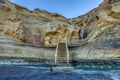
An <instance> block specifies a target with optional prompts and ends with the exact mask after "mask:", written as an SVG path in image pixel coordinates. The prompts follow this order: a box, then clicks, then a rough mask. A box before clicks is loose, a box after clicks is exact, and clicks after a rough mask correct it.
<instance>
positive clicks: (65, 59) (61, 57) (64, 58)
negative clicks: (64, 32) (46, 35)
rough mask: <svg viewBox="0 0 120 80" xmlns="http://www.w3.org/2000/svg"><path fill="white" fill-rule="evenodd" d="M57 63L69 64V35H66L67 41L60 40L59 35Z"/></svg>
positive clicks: (56, 54)
mask: <svg viewBox="0 0 120 80" xmlns="http://www.w3.org/2000/svg"><path fill="white" fill-rule="evenodd" d="M55 64H56V65H66V64H69V52H68V44H67V37H66V40H65V41H60V40H59V37H58V38H57V47H56V53H55Z"/></svg>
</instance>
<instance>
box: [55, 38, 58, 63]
mask: <svg viewBox="0 0 120 80" xmlns="http://www.w3.org/2000/svg"><path fill="white" fill-rule="evenodd" d="M56 43H57V45H56V46H57V47H56V53H55V64H56V63H57V53H58V45H59V37H58V36H57V41H56Z"/></svg>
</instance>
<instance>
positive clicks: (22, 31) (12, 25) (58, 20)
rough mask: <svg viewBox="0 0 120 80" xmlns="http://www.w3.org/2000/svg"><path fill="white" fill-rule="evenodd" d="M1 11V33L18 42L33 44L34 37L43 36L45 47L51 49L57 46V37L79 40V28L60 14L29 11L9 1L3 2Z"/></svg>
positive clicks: (37, 10) (0, 4) (4, 0)
mask: <svg viewBox="0 0 120 80" xmlns="http://www.w3.org/2000/svg"><path fill="white" fill-rule="evenodd" d="M0 9H1V11H0V14H1V15H0V31H1V32H2V33H3V34H4V35H6V36H8V37H11V38H13V39H15V40H17V41H21V42H24V43H29V44H32V43H33V38H34V37H33V36H34V35H41V37H42V43H43V45H44V46H46V47H49V46H55V45H56V36H59V37H60V39H61V40H64V38H65V37H66V36H67V37H76V38H78V39H79V36H78V32H79V27H77V26H74V25H72V24H70V23H69V22H68V21H67V19H66V18H65V17H63V16H61V15H59V14H56V13H49V12H47V11H44V10H39V9H35V10H34V11H29V10H28V9H26V8H24V7H21V6H18V5H16V4H13V3H10V2H9V1H7V0H2V1H1V3H0ZM58 29H59V30H58ZM71 41H73V40H71ZM74 41H75V39H74Z"/></svg>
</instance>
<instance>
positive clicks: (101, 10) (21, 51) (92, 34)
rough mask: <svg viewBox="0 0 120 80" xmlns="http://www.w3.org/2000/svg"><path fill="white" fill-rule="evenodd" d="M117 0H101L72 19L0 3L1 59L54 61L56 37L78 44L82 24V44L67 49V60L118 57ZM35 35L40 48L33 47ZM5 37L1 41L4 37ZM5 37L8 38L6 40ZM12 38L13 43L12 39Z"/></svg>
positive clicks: (119, 22)
mask: <svg viewBox="0 0 120 80" xmlns="http://www.w3.org/2000/svg"><path fill="white" fill-rule="evenodd" d="M119 5H120V1H119V0H104V2H103V3H102V4H100V5H99V7H97V8H95V9H93V10H92V11H90V12H88V13H87V14H85V15H82V16H79V17H77V18H73V19H69V20H68V19H66V18H65V17H63V16H61V15H59V14H56V13H49V12H47V11H44V10H40V9H35V10H34V11H29V10H28V9H26V8H24V7H22V6H19V5H16V4H14V3H11V2H9V1H8V0H1V1H0V56H7V57H26V58H28V57H31V58H41V59H43V58H44V59H48V60H49V59H52V60H54V55H55V48H51V47H55V46H56V42H57V37H59V38H60V41H65V39H66V37H67V39H68V42H69V43H73V42H75V43H77V45H79V44H80V41H79V40H80V39H81V34H80V33H81V26H80V25H79V24H82V22H85V23H86V24H87V27H86V28H85V33H84V34H85V35H86V37H84V39H83V43H82V45H79V47H75V48H69V53H70V59H71V60H80V59H119V58H120V53H119V51H120V6H119ZM34 35H40V36H41V41H42V45H43V46H45V47H49V48H36V47H34V46H33V42H34ZM3 36H4V37H5V38H4V37H3ZM6 37H7V38H6ZM11 39H12V40H11Z"/></svg>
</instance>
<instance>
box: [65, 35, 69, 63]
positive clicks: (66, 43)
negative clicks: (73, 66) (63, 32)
mask: <svg viewBox="0 0 120 80" xmlns="http://www.w3.org/2000/svg"><path fill="white" fill-rule="evenodd" d="M66 50H67V64H69V51H68V39H67V36H66Z"/></svg>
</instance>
